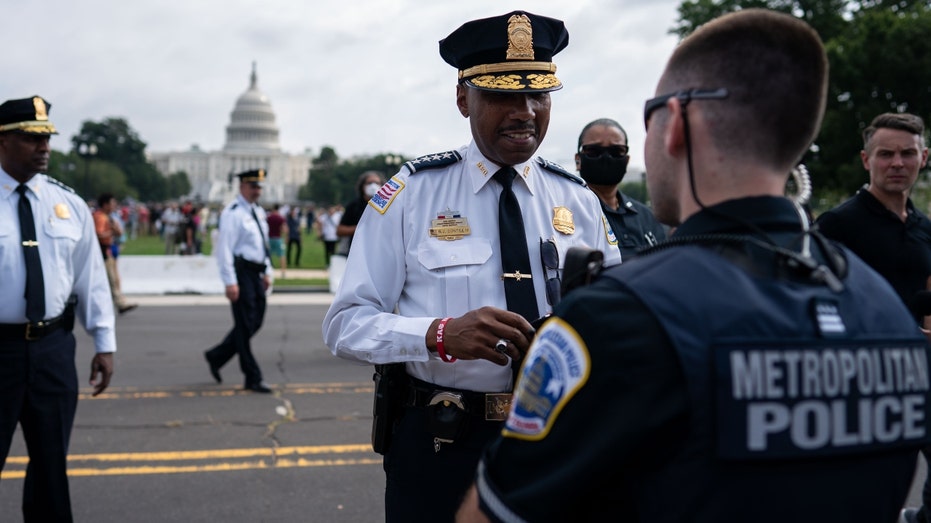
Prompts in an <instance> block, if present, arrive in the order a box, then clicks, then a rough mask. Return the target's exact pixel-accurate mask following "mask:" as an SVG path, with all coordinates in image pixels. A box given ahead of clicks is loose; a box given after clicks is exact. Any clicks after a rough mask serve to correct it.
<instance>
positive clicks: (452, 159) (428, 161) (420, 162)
mask: <svg viewBox="0 0 931 523" xmlns="http://www.w3.org/2000/svg"><path fill="white" fill-rule="evenodd" d="M461 159H462V155H461V154H459V151H446V152H444V153H435V154H427V155H424V156H421V157H420V158H414V159H413V160H411V161H409V162H407V163H405V164H404V167H407V170H408V171H410V172H411V174H414V173H416V172H418V171H426V170H427V169H436V168H439V167H446V166H447V165H452V164H454V163H456V162H458V161H459V160H461Z"/></svg>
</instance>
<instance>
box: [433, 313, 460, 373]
mask: <svg viewBox="0 0 931 523" xmlns="http://www.w3.org/2000/svg"><path fill="white" fill-rule="evenodd" d="M451 319H452V318H443V319H442V320H440V323H439V324H437V326H436V353H437V354H439V355H440V359H441V360H443V361H445V362H447V363H452V362H454V361H456V358H455V357H452V356H447V355H446V347H445V345H444V344H443V337H444V334H445V331H446V322H448V321H449V320H451Z"/></svg>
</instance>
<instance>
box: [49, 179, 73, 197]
mask: <svg viewBox="0 0 931 523" xmlns="http://www.w3.org/2000/svg"><path fill="white" fill-rule="evenodd" d="M45 180H46V181H47V182H48V183H50V184H52V185H55V186H57V187H60V188H61V189H64V190H66V191H68V192H70V193H71V194H77V193H76V192H74V189H72V188H71V187H68V186H67V185H65V184H63V183H61V182H60V181H58V180H56V179H55V178H52V177H51V176H49V175H45Z"/></svg>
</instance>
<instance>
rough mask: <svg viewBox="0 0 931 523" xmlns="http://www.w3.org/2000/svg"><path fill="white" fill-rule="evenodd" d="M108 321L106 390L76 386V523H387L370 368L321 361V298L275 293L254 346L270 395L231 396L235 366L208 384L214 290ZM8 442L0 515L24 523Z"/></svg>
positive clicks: (215, 318)
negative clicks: (110, 346)
mask: <svg viewBox="0 0 931 523" xmlns="http://www.w3.org/2000/svg"><path fill="white" fill-rule="evenodd" d="M133 300H134V301H136V302H138V303H139V304H140V307H139V308H138V309H136V310H134V311H132V312H129V313H127V314H125V315H123V316H119V317H118V319H117V344H118V351H117V354H116V370H115V374H114V377H113V381H112V382H111V385H110V388H109V389H107V391H106V392H105V393H104V394H102V395H100V396H98V397H97V398H91V397H90V391H91V388H90V386H89V384H88V379H89V365H90V360H91V357H92V354H93V352H92V351H93V346H92V344H91V343H90V340H89V338H88V337H87V336H86V335H85V334H84V332H83V331H81V330H80V329H79V330H77V331H75V334H76V336H77V338H78V351H77V352H78V354H77V358H76V364H77V369H78V375H79V379H80V380H81V384H82V388H81V395H80V400H79V403H78V412H77V418H76V421H75V427H74V432H73V434H72V440H71V447H70V457H69V475H70V485H71V496H72V507H73V510H74V515H75V521H78V522H94V523H104V522H127V521H131V522H138V523H145V522H165V521H185V522H199V521H204V522H207V521H211V522H212V521H230V522H240V521H243V522H246V521H248V522H263V521H269V522H271V521H275V522H353V523H355V522H360V523H367V522H376V521H384V512H383V510H384V501H383V496H384V473H383V472H382V469H381V456H379V455H378V454H375V453H374V452H372V450H371V445H370V430H371V421H372V410H371V409H372V367H370V366H367V365H355V364H352V363H350V362H346V361H344V360H341V359H338V358H336V357H334V356H332V355H331V354H330V352H329V351H328V350H327V349H326V347H325V346H324V344H323V340H322V335H321V322H322V320H323V315H324V314H325V312H326V309H327V306H328V305H329V302H330V300H331V296H330V295H329V293H325V292H314V293H275V294H273V295H272V296H271V297H270V298H269V307H268V312H267V314H266V319H265V324H264V325H263V327H262V329H261V330H260V331H259V333H258V334H257V335H256V336H255V338H254V339H253V351H254V353H255V356H256V359H257V360H258V362H259V365H260V366H261V368H262V370H263V373H264V375H265V380H266V381H267V382H268V383H269V384H271V385H272V388H273V389H274V393H273V394H256V393H252V392H245V391H243V390H241V389H242V385H243V383H242V374H241V372H240V370H239V367H238V363H237V360H236V359H234V360H232V361H231V362H230V363H229V364H227V365H226V366H225V367H224V368H223V369H222V371H221V373H222V376H223V380H224V382H223V383H222V384H217V383H215V382H214V381H213V379H212V378H211V377H210V374H209V372H208V368H207V364H206V362H205V361H204V356H203V352H204V350H206V349H208V348H210V347H211V346H213V345H214V344H216V343H218V342H219V341H220V340H221V339H222V338H223V336H224V335H225V334H226V332H227V331H228V330H229V328H230V327H231V326H232V317H231V313H230V308H229V305H228V303H227V302H226V300H225V298H223V297H222V296H134V297H133ZM26 455H27V454H26V449H25V445H24V444H23V441H22V439H21V437H20V435H19V434H17V436H16V438H15V440H14V443H13V447H12V449H11V452H10V457H9V458H8V459H7V463H6V466H5V468H4V470H3V472H2V474H0V479H2V481H0V521H3V522H9V523H18V522H21V521H22V515H21V511H20V502H21V496H22V488H23V476H24V472H25V468H26V464H27V461H28V460H27V458H26Z"/></svg>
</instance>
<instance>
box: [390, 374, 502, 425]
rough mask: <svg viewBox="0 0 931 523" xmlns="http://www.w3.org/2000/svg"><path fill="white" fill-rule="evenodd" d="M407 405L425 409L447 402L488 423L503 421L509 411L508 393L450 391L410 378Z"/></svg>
mask: <svg viewBox="0 0 931 523" xmlns="http://www.w3.org/2000/svg"><path fill="white" fill-rule="evenodd" d="M409 383H410V393H409V395H408V405H412V406H414V407H427V406H429V405H432V404H435V403H436V402H437V401H449V402H450V403H453V404H454V405H456V406H457V407H459V408H460V409H462V410H464V411H465V412H467V413H468V414H470V415H472V416H475V417H478V418H482V419H485V420H488V421H503V420H506V419H507V417H508V413H509V412H510V411H511V397H512V396H511V393H510V392H474V391H471V390H460V389H450V388H447V387H440V386H439V385H434V384H433V383H427V382H426V381H423V380H419V379H417V378H415V377H413V376H410V382H409Z"/></svg>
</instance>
